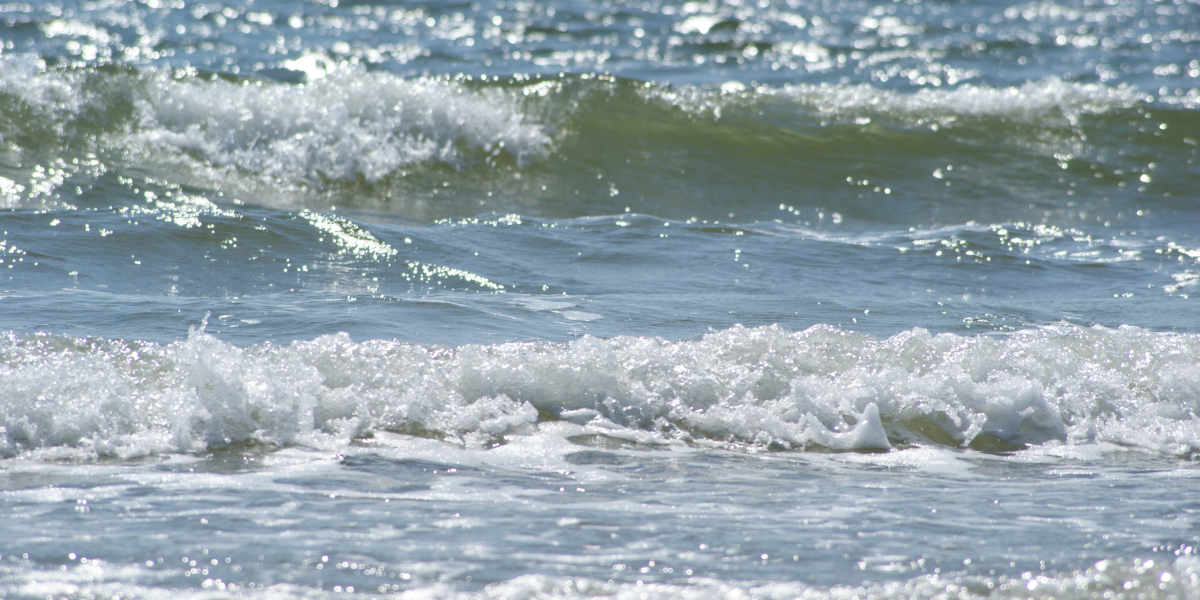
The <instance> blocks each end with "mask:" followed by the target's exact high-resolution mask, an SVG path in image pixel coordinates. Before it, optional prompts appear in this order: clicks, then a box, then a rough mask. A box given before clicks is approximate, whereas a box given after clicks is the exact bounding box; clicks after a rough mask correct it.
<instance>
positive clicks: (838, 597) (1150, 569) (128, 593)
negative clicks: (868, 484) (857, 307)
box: [0, 518, 1200, 600]
mask: <svg viewBox="0 0 1200 600" xmlns="http://www.w3.org/2000/svg"><path fill="white" fill-rule="evenodd" d="M434 526H437V527H443V528H468V527H470V526H472V522H471V521H470V520H469V519H465V518H460V519H454V520H451V519H447V520H445V521H441V522H438V523H435V524H434ZM85 560H87V562H86V563H85V564H79V565H73V566H71V567H70V568H66V567H64V568H63V569H54V570H49V569H46V570H38V569H32V568H28V566H27V565H22V566H23V567H26V568H13V567H0V592H2V593H4V595H5V596H6V597H14V598H44V597H47V596H60V595H62V596H84V597H93V596H104V597H117V596H120V597H136V598H212V597H224V596H225V595H236V596H237V597H246V598H326V597H338V598H357V597H376V596H377V593H376V592H377V590H375V589H367V590H358V591H354V590H353V588H347V589H344V590H343V589H341V588H340V586H339V588H337V589H336V590H335V591H333V592H330V591H328V590H325V589H314V588H309V587H305V586H300V585H294V584H283V583H276V584H272V585H260V586H257V587H255V586H247V585H246V584H244V583H243V584H241V585H239V584H236V583H227V582H224V581H221V580H220V579H217V578H207V579H205V580H203V581H201V582H198V583H199V587H200V589H194V590H187V589H167V588H164V587H152V586H153V583H155V582H156V580H161V579H165V578H166V577H167V576H168V575H175V576H176V577H178V575H179V574H180V573H181V572H182V571H183V569H178V568H169V569H162V568H161V567H160V568H158V569H154V570H152V569H149V568H146V569H143V568H141V567H139V566H136V565H112V564H109V563H106V562H104V561H101V560H95V559H92V560H88V559H85ZM147 580H150V581H147ZM148 584H149V585H148ZM1197 589H1200V561H1198V560H1196V558H1195V557H1191V556H1185V557H1181V558H1176V559H1174V560H1173V561H1163V560H1140V559H1132V560H1125V559H1115V560H1102V561H1099V562H1097V563H1095V564H1094V565H1092V566H1090V567H1088V568H1086V569H1078V570H1073V571H1065V572H1061V573H1039V574H1033V573H1024V574H1021V575H1017V576H1009V575H1003V576H995V577H990V576H971V575H961V574H953V573H950V574H943V575H923V576H920V577H916V578H913V579H909V580H907V581H894V582H867V583H863V584H862V585H841V586H832V587H815V586H809V585H805V584H803V583H798V582H729V581H714V580H710V579H706V578H703V577H696V578H693V579H692V580H691V581H690V582H689V583H674V584H668V583H645V584H643V583H642V582H640V581H639V582H637V583H636V584H634V583H621V582H611V581H610V582H604V581H598V580H594V579H588V578H583V577H578V578H572V577H551V576H546V575H523V576H520V577H516V578H513V579H509V580H506V581H501V582H498V583H493V584H490V585H488V586H486V587H483V588H482V589H478V590H475V591H465V590H460V589H456V588H455V587H454V586H452V585H450V584H446V583H439V584H435V585H431V586H425V587H416V588H412V589H408V590H405V591H404V592H403V593H402V594H401V595H402V597H403V598H406V599H413V600H416V599H426V600H489V599H500V598H503V599H513V598H544V599H553V598H563V599H567V598H613V599H616V600H625V599H629V600H647V599H660V600H667V599H685V600H704V599H708V598H713V599H725V598H746V599H749V598H756V599H764V600H769V599H774V598H780V599H784V598H787V599H797V598H799V599H804V600H843V599H844V600H850V599H851V598H882V599H887V598H905V599H908V598H930V599H932V598H1057V599H1084V598H1111V597H1118V598H1120V597H1126V594H1127V592H1128V591H1130V590H1136V591H1137V597H1138V598H1145V599H1147V600H1153V599H1157V598H1164V599H1166V598H1183V597H1192V596H1193V595H1194V594H1195V592H1196V590H1197Z"/></svg>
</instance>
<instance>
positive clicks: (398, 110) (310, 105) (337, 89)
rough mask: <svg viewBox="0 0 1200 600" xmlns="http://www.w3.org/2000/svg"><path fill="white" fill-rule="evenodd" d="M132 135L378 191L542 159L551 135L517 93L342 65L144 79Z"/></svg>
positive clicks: (298, 177)
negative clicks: (477, 161) (415, 169)
mask: <svg viewBox="0 0 1200 600" xmlns="http://www.w3.org/2000/svg"><path fill="white" fill-rule="evenodd" d="M145 79H146V83H145V86H144V88H143V93H142V94H141V97H140V98H139V99H138V102H137V104H138V120H139V127H138V131H137V133H136V134H135V135H134V137H135V138H136V139H137V140H138V141H140V142H142V143H145V144H146V145H148V146H150V147H152V148H159V149H165V150H167V151H168V152H171V153H185V154H189V155H192V156H195V157H197V158H200V159H202V160H203V161H205V162H207V163H210V164H212V165H216V166H223V167H224V166H228V167H236V168H237V169H240V170H242V171H248V172H251V173H255V174H261V175H266V176H269V177H272V178H274V179H277V180H282V181H286V182H303V183H305V184H309V185H313V184H321V183H323V182H326V181H330V180H332V181H345V180H354V179H356V178H362V179H363V180H365V181H367V182H369V183H374V182H376V181H378V180H380V179H382V178H383V177H386V176H388V175H390V174H392V173H394V172H396V171H397V170H398V169H400V168H402V167H405V166H407V165H412V164H417V163H427V162H442V163H447V164H450V165H453V166H461V165H463V164H465V163H466V162H468V161H469V159H470V157H471V156H472V155H475V154H481V155H487V154H489V153H492V152H500V151H501V149H503V151H504V152H507V153H508V154H510V155H512V156H513V157H515V158H516V159H517V161H518V162H521V163H523V162H526V161H529V160H533V159H535V158H538V157H540V156H542V155H543V154H544V153H545V152H546V151H547V150H548V148H549V146H550V142H551V140H550V137H549V134H548V131H547V127H546V126H545V125H543V124H539V123H533V122H527V121H526V119H525V115H524V114H523V112H522V111H521V109H520V107H519V106H518V105H517V104H516V99H515V98H516V97H515V96H514V95H512V94H508V93H506V92H504V91H502V90H486V89H484V90H468V89H467V88H465V87H464V86H462V85H461V84H458V83H455V82H450V81H446V80H442V79H431V78H423V79H413V80H407V79H402V78H400V77H396V76H393V75H390V74H387V73H368V72H366V71H365V70H364V69H362V68H360V67H356V66H353V65H340V66H338V67H337V68H333V69H332V70H330V71H329V72H328V73H327V74H325V75H324V76H323V77H320V78H314V79H312V80H311V81H309V82H307V83H305V84H303V85H287V84H279V83H274V82H268V81H253V82H251V81H240V82H229V81H224V80H221V79H213V80H203V79H196V78H183V79H177V78H176V77H174V76H173V75H172V74H171V73H168V72H166V71H151V72H149V74H148V75H147V76H146V77H145Z"/></svg>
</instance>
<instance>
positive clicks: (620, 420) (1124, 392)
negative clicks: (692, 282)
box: [0, 325, 1200, 458]
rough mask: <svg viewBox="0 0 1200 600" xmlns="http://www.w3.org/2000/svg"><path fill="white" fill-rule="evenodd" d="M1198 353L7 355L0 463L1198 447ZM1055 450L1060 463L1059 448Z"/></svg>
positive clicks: (1155, 336) (998, 349) (30, 345)
mask: <svg viewBox="0 0 1200 600" xmlns="http://www.w3.org/2000/svg"><path fill="white" fill-rule="evenodd" d="M1198 365H1200V336H1195V335H1181V334H1168V333H1155V332H1150V331H1145V330H1142V329H1137V328H1132V327H1126V328H1121V329H1117V330H1109V329H1099V328H1082V327H1076V326H1071V325H1059V326H1055V327H1048V328H1044V329H1040V330H1035V331H1027V332H1023V333H1020V334H1016V335H1013V336H1011V337H1007V338H999V337H985V336H980V337H962V336H957V335H952V334H941V335H937V336H934V335H931V334H929V333H928V332H926V331H925V330H922V329H914V330H912V331H907V332H904V333H901V334H899V335H896V336H893V337H892V338H889V339H886V340H882V341H880V340H875V339H873V338H870V337H867V336H864V335H860V334H855V333H851V332H847V331H841V330H838V329H836V328H833V327H829V326H817V327H813V328H811V329H809V330H807V331H803V332H797V333H789V332H787V331H785V330H783V329H782V328H779V327H762V328H756V329H747V328H742V327H740V326H739V327H734V328H733V329H729V330H726V331H722V332H718V333H714V334H710V335H707V336H705V337H704V338H703V339H701V340H699V341H683V342H668V341H664V340H662V339H658V338H640V337H618V338H614V339H611V340H600V339H595V338H591V337H586V336H585V337H584V338H581V339H579V340H577V341H575V342H570V343H561V344H553V343H544V342H534V343H510V344H501V345H495V346H463V347H460V348H455V349H449V348H437V347H424V346H417V345H409V344H403V343H399V342H394V341H386V340H373V341H368V342H363V343H354V342H352V341H351V340H350V338H349V337H348V336H346V335H344V334H342V335H336V336H326V337H321V338H317V339H315V340H312V341H304V342H295V343H293V344H291V345H290V346H286V347H284V346H275V345H270V344H266V345H260V346H255V347H251V348H245V349H242V348H237V347H235V346H232V345H230V344H226V343H223V342H221V341H220V340H218V339H216V338H215V337H213V336H211V335H208V334H205V333H203V332H199V331H193V332H192V334H191V335H190V336H189V337H188V339H186V340H183V341H180V342H176V343H173V344H168V345H158V344H152V343H140V342H122V341H105V340H77V339H71V338H60V337H53V336H47V335H38V336H18V335H15V334H9V335H7V336H4V337H3V338H0V396H2V397H3V398H5V402H4V403H3V405H0V454H2V455H5V456H13V455H18V454H22V453H31V454H30V455H31V456H34V457H42V458H52V457H63V456H96V455H120V456H127V455H137V454H146V453H154V452H196V451H202V450H205V449H208V448H213V447H219V446H223V445H226V444H229V443H232V442H238V441H247V440H253V441H261V442H267V443H273V444H283V445H287V444H300V445H310V446H327V445H328V444H331V443H332V444H335V445H337V444H344V443H347V442H348V441H349V439H350V438H351V437H354V436H363V435H369V434H371V433H373V432H383V431H393V432H400V433H410V434H417V435H421V436H433V437H440V438H444V439H448V440H452V441H456V442H457V443H460V444H465V445H467V446H476V447H478V446H482V445H484V444H487V443H490V442H491V441H493V440H497V439H499V438H502V437H504V436H511V435H519V434H524V433H531V432H533V431H536V430H537V428H538V427H539V425H538V423H539V420H542V421H544V420H545V419H546V418H560V419H563V420H566V421H571V422H574V423H578V424H581V425H585V426H586V427H588V428H590V429H592V430H594V431H597V432H604V433H612V432H620V431H626V432H630V433H631V434H632V433H636V434H637V435H638V436H642V437H645V436H649V437H648V438H647V440H641V441H657V442H659V443H669V442H672V441H675V442H687V443H693V444H699V445H718V446H731V447H739V446H743V445H749V446H750V447H767V446H776V447H782V448H793V449H799V448H806V447H813V446H819V447H825V448H830V449H835V450H863V449H886V448H888V447H890V446H891V445H892V444H894V443H897V442H916V443H930V442H936V443H942V444H951V445H961V444H968V443H971V442H972V441H973V440H976V439H977V438H980V436H991V438H995V439H999V440H1002V441H1003V442H1007V443H1009V444H1034V445H1036V444H1044V443H1046V442H1055V443H1065V444H1068V445H1090V444H1097V443H1111V444H1115V445H1116V446H1114V447H1134V448H1139V449H1142V450H1144V451H1149V452H1153V453H1161V454H1165V455H1177V456H1188V455H1194V454H1195V453H1196V452H1197V451H1198V449H1200V418H1198V417H1197V416H1196V414H1197V413H1200V366H1198ZM1059 453H1060V454H1061V452H1059Z"/></svg>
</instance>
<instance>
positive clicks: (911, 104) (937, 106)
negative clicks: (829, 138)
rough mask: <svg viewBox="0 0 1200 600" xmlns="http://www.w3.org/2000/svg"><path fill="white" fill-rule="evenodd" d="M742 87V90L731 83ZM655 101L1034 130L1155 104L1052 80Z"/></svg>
mask: <svg viewBox="0 0 1200 600" xmlns="http://www.w3.org/2000/svg"><path fill="white" fill-rule="evenodd" d="M731 83H734V84H736V82H731ZM642 93H643V95H645V96H646V97H648V98H650V99H657V100H663V101H666V102H668V103H670V104H672V105H675V106H678V107H680V108H683V109H684V110H687V111H690V112H698V113H712V114H714V115H715V116H717V117H720V116H721V114H722V110H723V109H725V108H726V107H729V106H736V105H738V104H741V103H744V102H747V101H751V102H753V101H756V100H761V99H775V100H783V101H787V102H793V103H796V104H797V105H799V106H801V107H807V108H810V109H814V110H816V111H817V112H818V113H820V114H823V115H828V116H831V117H833V118H835V119H845V120H847V121H855V120H857V121H858V122H863V121H862V119H864V118H866V119H869V118H871V117H875V118H883V119H898V120H900V121H902V122H915V123H927V122H928V123H936V124H939V125H949V124H952V123H953V122H954V121H955V120H956V119H959V118H1001V119H1004V120H1006V121H1010V122H1016V123H1025V124H1034V125H1043V126H1045V125H1051V126H1053V125H1075V123H1076V121H1077V120H1078V118H1079V117H1080V116H1081V115H1085V114H1102V113H1105V112H1108V111H1110V110H1115V109H1120V108H1130V107H1133V106H1136V105H1137V104H1138V103H1140V102H1148V101H1152V100H1153V98H1152V97H1149V96H1146V95H1145V94H1143V93H1139V92H1136V91H1135V90H1133V89H1131V88H1126V87H1117V88H1114V87H1109V86H1105V85H1102V84H1085V83H1074V82H1065V81H1063V80H1061V79H1059V78H1054V77H1052V78H1047V79H1042V80H1039V81H1030V82H1026V83H1025V84H1023V85H1021V86H1015V87H992V86H988V85H973V84H961V85H959V86H957V87H954V88H949V89H941V88H921V89H919V90H917V91H915V92H912V93H905V92H898V91H894V90H889V89H884V88H879V87H875V86H873V85H870V84H866V83H863V84H817V85H813V84H798V85H786V86H782V87H771V86H760V87H758V88H755V89H753V90H746V89H745V88H744V86H741V85H740V84H736V85H723V86H721V88H720V89H719V90H713V89H703V88H694V87H688V86H679V87H669V86H648V87H646V88H645V90H644V91H643V92H642Z"/></svg>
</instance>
